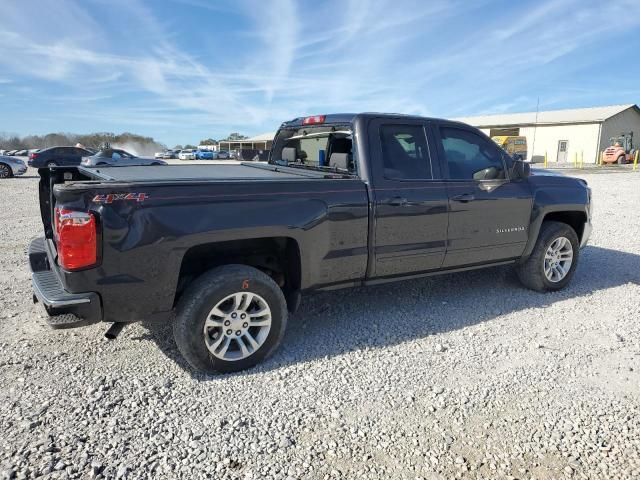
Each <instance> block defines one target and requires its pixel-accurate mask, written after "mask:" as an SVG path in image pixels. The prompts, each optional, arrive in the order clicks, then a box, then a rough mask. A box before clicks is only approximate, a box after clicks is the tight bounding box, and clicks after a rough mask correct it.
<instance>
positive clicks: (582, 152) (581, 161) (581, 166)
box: [580, 150, 584, 168]
mask: <svg viewBox="0 0 640 480" xmlns="http://www.w3.org/2000/svg"><path fill="white" fill-rule="evenodd" d="M580 168H584V150H582V151H580Z"/></svg>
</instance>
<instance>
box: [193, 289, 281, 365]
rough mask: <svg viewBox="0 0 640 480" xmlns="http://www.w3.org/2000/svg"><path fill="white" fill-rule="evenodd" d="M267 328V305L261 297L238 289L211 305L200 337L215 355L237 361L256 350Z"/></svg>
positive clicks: (265, 336) (263, 340)
mask: <svg viewBox="0 0 640 480" xmlns="http://www.w3.org/2000/svg"><path fill="white" fill-rule="evenodd" d="M270 330H271V309H270V308H269V304H268V303H267V302H266V301H265V299H264V298H262V297H261V296H260V295H257V294H255V293H251V292H238V293H234V294H232V295H229V296H228V297H225V298H224V299H222V300H221V301H220V302H218V303H217V304H216V306H215V307H213V308H212V309H211V311H210V312H209V314H208V315H207V318H206V320H205V322H204V341H205V344H206V345H207V348H208V349H209V352H211V354H212V355H213V356H215V357H216V358H219V359H221V360H226V361H237V360H243V359H245V358H247V357H250V356H251V355H253V354H254V353H255V352H257V351H258V349H260V347H261V346H262V345H263V344H264V342H265V341H266V340H267V337H268V336H269V331H270Z"/></svg>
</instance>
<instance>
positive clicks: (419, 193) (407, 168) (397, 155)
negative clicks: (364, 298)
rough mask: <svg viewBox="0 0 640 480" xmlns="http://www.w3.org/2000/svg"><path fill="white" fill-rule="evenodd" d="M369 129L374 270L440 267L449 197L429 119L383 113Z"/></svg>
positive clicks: (378, 273) (388, 273)
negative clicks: (372, 186)
mask: <svg viewBox="0 0 640 480" xmlns="http://www.w3.org/2000/svg"><path fill="white" fill-rule="evenodd" d="M368 131H369V145H370V151H371V156H370V159H369V160H370V162H371V167H372V168H371V172H372V182H373V185H374V189H373V197H374V198H373V203H374V209H375V226H374V239H373V252H374V257H375V259H374V273H373V276H375V277H392V276H397V275H408V274H418V273H421V272H426V271H429V270H435V269H438V268H440V266H441V265H442V261H443V259H444V254H445V248H446V239H447V238H446V235H447V202H448V199H447V190H446V185H445V183H444V182H443V181H442V177H441V172H440V168H439V165H438V162H437V161H436V157H435V156H434V155H433V152H434V148H435V144H434V142H433V139H432V135H430V134H429V132H430V126H429V124H428V123H427V122H426V121H423V120H419V119H383V118H381V119H374V120H372V121H371V123H370V125H369V129H368Z"/></svg>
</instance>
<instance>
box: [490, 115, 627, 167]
mask: <svg viewBox="0 0 640 480" xmlns="http://www.w3.org/2000/svg"><path fill="white" fill-rule="evenodd" d="M639 117H640V115H639ZM599 128H600V124H599V123H587V124H573V125H542V126H538V128H537V131H536V132H535V140H536V141H535V152H534V151H533V150H532V149H533V148H534V144H533V136H534V130H536V129H535V128H534V127H532V126H528V127H520V135H523V136H525V137H527V161H531V159H532V157H533V156H536V157H537V158H536V161H539V162H541V161H542V159H543V158H544V154H545V152H546V153H547V156H548V162H549V163H555V162H557V160H558V142H559V141H560V140H568V142H569V144H568V148H569V150H568V154H567V161H568V162H570V163H571V162H573V159H574V155H575V153H576V152H577V154H578V160H580V156H581V155H584V163H585V164H587V163H595V162H596V161H597V158H598V157H597V155H598V153H597V152H598V151H599V150H598V133H599ZM480 130H481V131H482V132H484V133H485V134H487V135H489V133H490V129H489V128H481V129H480ZM607 138H609V137H607ZM638 145H640V129H639V130H638Z"/></svg>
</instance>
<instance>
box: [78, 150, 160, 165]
mask: <svg viewBox="0 0 640 480" xmlns="http://www.w3.org/2000/svg"><path fill="white" fill-rule="evenodd" d="M166 164H167V162H163V161H162V160H160V159H158V158H145V157H136V156H135V155H132V154H130V153H129V152H126V151H124V150H120V149H119V148H107V149H103V150H100V151H99V152H98V153H96V154H95V155H91V156H90V157H84V158H83V159H82V162H80V165H82V166H83V167H106V166H110V167H124V166H131V165H166Z"/></svg>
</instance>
